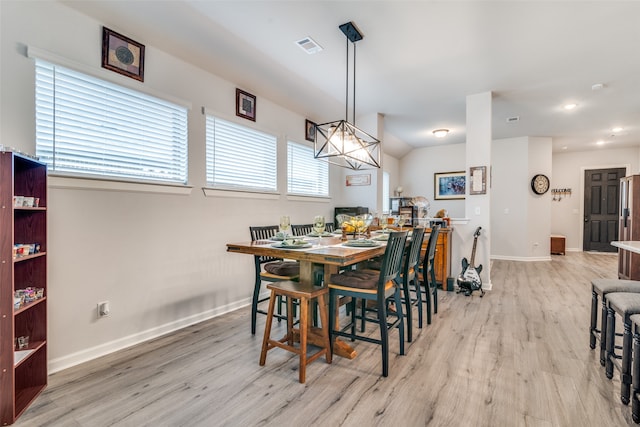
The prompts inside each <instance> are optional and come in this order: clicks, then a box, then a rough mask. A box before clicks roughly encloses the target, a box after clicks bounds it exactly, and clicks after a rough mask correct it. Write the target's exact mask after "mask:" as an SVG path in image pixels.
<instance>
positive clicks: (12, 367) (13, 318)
mask: <svg viewBox="0 0 640 427" xmlns="http://www.w3.org/2000/svg"><path fill="white" fill-rule="evenodd" d="M16 196H23V197H29V198H37V199H38V202H39V203H38V206H36V207H34V206H16V203H17V201H16ZM18 200H19V199H18ZM31 244H33V245H34V248H35V244H37V245H38V248H39V249H38V252H36V253H20V254H19V255H17V254H16V253H15V251H14V246H15V245H22V246H23V250H26V249H25V248H24V247H25V246H29V245H31ZM34 250H35V249H34ZM46 251H47V167H46V165H45V164H44V163H41V162H39V161H37V160H34V159H32V158H30V157H27V156H24V155H22V154H18V153H13V152H0V422H1V423H2V425H9V424H13V423H14V422H15V420H16V419H17V418H18V417H19V416H20V415H21V414H22V413H23V412H24V411H25V410H26V409H27V408H28V407H29V405H30V404H31V403H32V402H33V401H34V399H35V398H36V397H37V396H38V395H39V394H40V393H41V392H42V391H43V390H44V389H45V387H46V386H47V298H46V294H47V252H46ZM28 287H31V288H40V289H43V290H44V292H43V295H42V297H40V298H38V299H35V300H33V301H25V302H24V303H20V304H19V306H18V307H16V306H15V303H14V294H15V292H16V291H17V290H20V289H26V288H28ZM18 337H29V343H28V345H27V346H26V347H25V348H21V349H19V348H17V338H18Z"/></svg>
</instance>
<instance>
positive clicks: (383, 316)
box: [328, 231, 407, 377]
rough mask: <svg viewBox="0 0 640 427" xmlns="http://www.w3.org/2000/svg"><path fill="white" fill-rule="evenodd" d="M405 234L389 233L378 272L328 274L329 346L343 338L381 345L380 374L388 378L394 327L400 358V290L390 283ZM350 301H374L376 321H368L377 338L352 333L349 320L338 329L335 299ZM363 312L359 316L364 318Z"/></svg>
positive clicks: (396, 272) (399, 262)
mask: <svg viewBox="0 0 640 427" xmlns="http://www.w3.org/2000/svg"><path fill="white" fill-rule="evenodd" d="M406 240H407V232H406V231H404V232H393V233H391V235H390V236H389V240H388V241H387V247H386V250H385V253H384V256H383V260H382V267H381V269H380V271H376V270H348V271H345V272H343V273H339V274H332V275H331V277H330V279H329V281H328V287H329V330H330V331H331V339H332V345H333V338H334V337H346V338H349V339H351V340H361V341H366V342H370V343H374V344H378V345H380V346H381V350H382V375H383V376H385V377H386V376H388V375H389V330H390V329H393V328H398V335H399V339H400V354H401V355H404V319H403V314H402V297H401V295H400V287H399V286H398V284H397V283H396V281H395V280H394V279H395V278H396V277H398V275H399V274H400V270H401V268H402V256H403V254H404V251H405V242H406ZM344 297H347V298H352V299H354V300H358V299H363V300H367V301H375V304H376V318H375V319H369V318H367V319H366V320H368V321H373V322H376V323H377V324H378V326H379V328H380V338H379V339H377V338H374V337H371V336H369V335H358V334H357V333H356V327H355V322H354V321H353V318H352V320H351V322H350V324H349V325H347V326H346V327H345V328H340V325H339V319H338V317H337V309H338V300H339V299H340V298H344ZM389 300H392V301H393V303H394V304H395V307H396V310H395V311H387V304H388V302H389ZM364 314H365V313H363V315H364Z"/></svg>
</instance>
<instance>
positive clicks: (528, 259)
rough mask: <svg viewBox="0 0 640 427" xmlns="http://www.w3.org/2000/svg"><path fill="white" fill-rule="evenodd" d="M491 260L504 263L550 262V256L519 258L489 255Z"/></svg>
mask: <svg viewBox="0 0 640 427" xmlns="http://www.w3.org/2000/svg"><path fill="white" fill-rule="evenodd" d="M490 258H491V259H499V260H504V261H525V262H532V261H551V256H550V255H549V256H541V257H519V256H508V255H491V257H490Z"/></svg>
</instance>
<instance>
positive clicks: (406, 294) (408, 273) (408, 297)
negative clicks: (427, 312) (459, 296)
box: [396, 227, 424, 342]
mask: <svg viewBox="0 0 640 427" xmlns="http://www.w3.org/2000/svg"><path fill="white" fill-rule="evenodd" d="M423 239H424V228H423V227H416V228H414V229H413V232H412V233H411V244H410V245H409V248H408V249H407V252H406V253H405V256H404V263H403V267H402V271H401V273H400V276H399V277H398V278H397V279H396V280H398V281H401V282H402V290H403V298H404V302H405V317H406V318H407V341H409V342H411V341H412V340H413V331H412V330H413V306H416V307H417V308H418V327H419V328H421V329H422V318H423V315H422V291H421V289H420V282H419V281H418V266H419V264H420V251H421V249H422V240H423Z"/></svg>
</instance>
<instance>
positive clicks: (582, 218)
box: [578, 163, 631, 252]
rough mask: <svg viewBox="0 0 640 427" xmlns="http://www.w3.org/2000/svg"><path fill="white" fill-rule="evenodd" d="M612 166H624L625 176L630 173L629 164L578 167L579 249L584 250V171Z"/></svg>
mask: <svg viewBox="0 0 640 427" xmlns="http://www.w3.org/2000/svg"><path fill="white" fill-rule="evenodd" d="M614 168H625V170H626V172H625V176H629V175H630V174H631V164H630V163H625V164H617V165H616V164H606V165H592V166H581V167H580V190H579V196H580V212H579V213H580V216H579V218H580V227H579V228H580V229H579V230H578V238H579V239H580V240H579V241H580V249H581V250H582V251H583V252H584V173H585V172H586V171H588V170H594V169H614Z"/></svg>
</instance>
